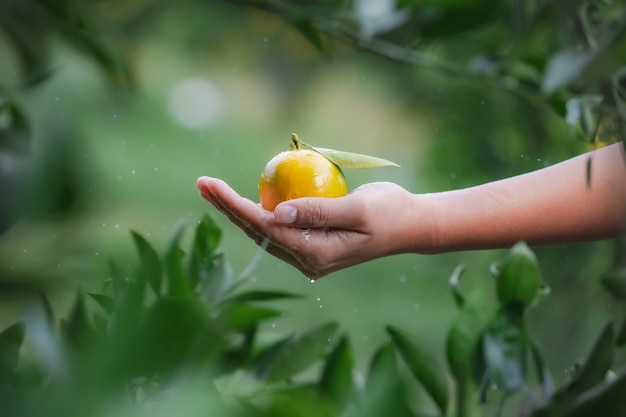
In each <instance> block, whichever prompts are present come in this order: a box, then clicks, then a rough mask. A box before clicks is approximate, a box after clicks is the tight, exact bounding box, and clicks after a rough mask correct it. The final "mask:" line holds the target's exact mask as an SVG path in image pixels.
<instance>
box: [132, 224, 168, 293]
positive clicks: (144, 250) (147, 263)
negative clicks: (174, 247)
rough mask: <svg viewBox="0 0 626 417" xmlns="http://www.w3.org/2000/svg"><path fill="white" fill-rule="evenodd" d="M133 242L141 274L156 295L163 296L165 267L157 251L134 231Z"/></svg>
mask: <svg viewBox="0 0 626 417" xmlns="http://www.w3.org/2000/svg"><path fill="white" fill-rule="evenodd" d="M131 234H132V236H133V241H134V242H135V247H136V248H137V252H138V253H139V260H140V262H141V267H140V269H139V274H142V275H143V276H144V279H145V281H146V282H148V283H149V284H150V287H151V288H152V291H154V293H155V294H156V295H160V294H161V281H162V278H163V266H162V265H161V259H160V258H159V255H158V254H157V252H156V250H154V248H153V247H152V246H151V245H150V243H148V241H147V240H146V239H145V238H144V237H143V236H141V235H140V234H139V233H137V232H135V231H132V232H131Z"/></svg>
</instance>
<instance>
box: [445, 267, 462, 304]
mask: <svg viewBox="0 0 626 417" xmlns="http://www.w3.org/2000/svg"><path fill="white" fill-rule="evenodd" d="M463 272H465V265H458V266H457V267H456V268H455V269H454V271H453V272H452V275H451V276H450V280H449V281H448V282H449V283H450V289H451V290H452V296H453V297H454V301H455V302H456V305H457V307H463V304H465V296H464V295H463V293H462V292H461V289H460V288H459V281H460V279H461V275H463Z"/></svg>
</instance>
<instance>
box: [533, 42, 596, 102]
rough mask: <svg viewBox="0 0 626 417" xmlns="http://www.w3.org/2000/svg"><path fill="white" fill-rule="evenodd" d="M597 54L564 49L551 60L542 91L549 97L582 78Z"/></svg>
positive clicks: (569, 48) (544, 76)
mask: <svg viewBox="0 0 626 417" xmlns="http://www.w3.org/2000/svg"><path fill="white" fill-rule="evenodd" d="M594 57H595V54H594V53H593V52H591V51H585V50H579V49H574V48H572V47H567V48H564V49H562V50H560V51H558V52H556V53H555V54H554V55H552V57H551V58H550V61H549V62H548V66H547V68H546V70H545V72H544V75H543V80H542V86H541V89H542V91H543V92H544V93H545V94H547V95H549V94H552V93H553V92H554V91H556V90H558V89H560V88H561V87H565V86H567V85H569V84H570V83H571V82H573V81H574V80H577V79H579V78H580V77H581V75H582V73H583V72H584V71H585V68H586V67H587V66H588V65H589V63H591V62H592V61H593V59H594Z"/></svg>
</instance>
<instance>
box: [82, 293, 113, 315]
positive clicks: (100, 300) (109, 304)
mask: <svg viewBox="0 0 626 417" xmlns="http://www.w3.org/2000/svg"><path fill="white" fill-rule="evenodd" d="M87 295H88V296H90V297H91V298H92V299H93V300H94V301H95V302H96V303H97V304H98V305H99V306H100V307H102V309H103V310H104V311H105V312H106V313H107V314H113V312H114V311H115V300H113V297H111V296H109V295H106V294H96V293H92V292H90V293H87Z"/></svg>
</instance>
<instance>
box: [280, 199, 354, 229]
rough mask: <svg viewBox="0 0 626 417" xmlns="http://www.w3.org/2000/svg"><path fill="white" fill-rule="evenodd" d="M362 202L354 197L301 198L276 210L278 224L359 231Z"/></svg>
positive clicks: (287, 202) (285, 203)
mask: <svg viewBox="0 0 626 417" xmlns="http://www.w3.org/2000/svg"><path fill="white" fill-rule="evenodd" d="M363 209H364V208H363V205H362V203H361V202H360V200H358V199H356V198H353V197H352V195H350V194H349V195H347V196H345V197H339V198H299V199H294V200H289V201H286V202H283V203H281V204H279V205H278V206H277V207H276V209H275V210H274V216H275V218H276V222H277V223H279V224H283V225H289V226H294V227H305V228H318V227H329V228H337V229H348V230H359V229H361V228H362V227H363V221H362V219H361V216H360V213H362V212H363Z"/></svg>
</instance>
